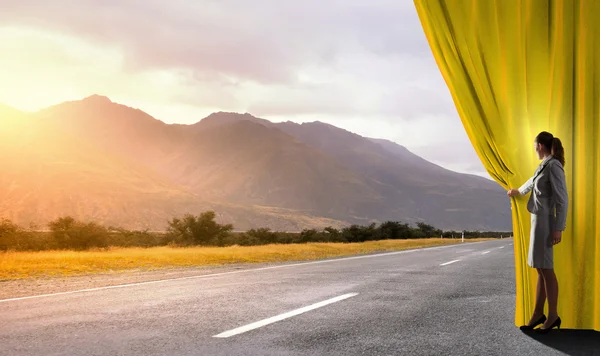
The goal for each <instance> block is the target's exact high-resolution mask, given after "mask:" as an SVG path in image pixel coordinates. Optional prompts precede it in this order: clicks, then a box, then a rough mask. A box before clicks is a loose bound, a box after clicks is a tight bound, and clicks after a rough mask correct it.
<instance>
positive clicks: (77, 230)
mask: <svg viewBox="0 0 600 356" xmlns="http://www.w3.org/2000/svg"><path fill="white" fill-rule="evenodd" d="M48 227H49V228H50V231H52V236H53V237H54V240H55V242H56V245H57V246H58V248H72V249H76V250H85V249H89V248H92V247H106V245H107V244H106V242H107V237H108V230H107V229H106V228H105V227H104V226H102V225H100V224H97V223H95V222H82V221H77V220H75V218H73V217H72V216H63V217H59V218H57V219H55V220H53V221H51V222H49V223H48Z"/></svg>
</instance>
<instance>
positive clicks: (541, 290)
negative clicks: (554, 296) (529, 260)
mask: <svg viewBox="0 0 600 356" xmlns="http://www.w3.org/2000/svg"><path fill="white" fill-rule="evenodd" d="M536 270H537V272H538V281H537V289H536V296H535V309H534V310H533V315H532V316H531V320H529V323H528V324H527V325H532V324H533V323H535V322H536V321H538V320H539V319H540V318H541V317H542V315H543V314H544V304H545V303H546V283H545V281H544V275H543V274H542V270H541V268H536Z"/></svg>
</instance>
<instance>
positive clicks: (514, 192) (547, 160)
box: [507, 131, 568, 333]
mask: <svg viewBox="0 0 600 356" xmlns="http://www.w3.org/2000/svg"><path fill="white" fill-rule="evenodd" d="M535 151H536V153H537V155H538V158H539V159H541V160H542V163H541V164H540V165H539V167H538V168H537V170H536V171H535V173H534V175H533V177H531V178H530V179H529V180H527V182H525V184H523V186H521V187H520V188H519V189H511V190H509V191H508V193H507V194H508V196H510V197H513V196H519V195H525V194H527V193H529V192H530V191H531V192H532V193H531V196H530V197H529V201H528V202H527V210H528V211H529V212H530V213H531V232H530V236H529V256H528V260H527V264H528V265H529V266H531V267H533V268H535V269H536V270H537V272H538V282H537V293H536V302H535V309H534V312H533V315H532V316H531V320H530V321H529V323H528V324H527V325H523V326H521V330H531V329H533V328H535V327H536V326H537V325H539V324H543V325H542V326H541V327H540V328H538V329H537V331H539V332H542V333H547V332H549V331H550V330H551V329H552V328H554V327H557V328H559V329H560V323H561V320H560V317H559V316H558V313H557V304H558V281H557V279H556V275H555V274H554V251H553V246H554V245H556V244H557V243H559V242H560V241H561V239H562V232H563V231H564V230H565V227H566V222H567V205H568V196H567V185H566V179H565V172H564V169H563V167H564V165H565V153H564V149H563V146H562V143H561V142H560V140H559V139H558V138H557V137H554V136H553V135H552V134H551V133H549V132H545V131H543V132H540V134H539V135H538V136H537V137H536V138H535ZM555 210H556V215H555ZM546 299H548V317H547V318H546V316H545V315H544V304H545V302H546Z"/></svg>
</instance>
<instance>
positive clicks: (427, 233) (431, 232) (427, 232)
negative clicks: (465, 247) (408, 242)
mask: <svg viewBox="0 0 600 356" xmlns="http://www.w3.org/2000/svg"><path fill="white" fill-rule="evenodd" d="M417 227H418V229H419V231H420V232H421V234H422V235H423V237H434V236H440V235H441V234H442V230H439V229H436V228H435V227H433V226H431V225H428V224H426V223H423V222H419V223H417Z"/></svg>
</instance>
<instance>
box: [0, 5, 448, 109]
mask: <svg viewBox="0 0 600 356" xmlns="http://www.w3.org/2000/svg"><path fill="white" fill-rule="evenodd" d="M0 22H1V23H3V24H4V25H5V26H6V25H15V26H31V27H38V28H43V29H44V30H48V29H50V30H54V31H57V32H59V33H62V34H64V35H69V36H77V37H79V38H81V39H84V40H86V41H89V43H92V44H97V45H102V46H109V47H111V48H120V50H121V51H122V54H123V57H124V58H123V59H124V63H123V69H124V70H128V71H134V72H135V71H147V70H157V69H160V70H165V69H166V70H174V71H179V72H183V73H187V74H188V75H189V76H190V77H191V78H192V79H191V80H193V81H197V82H203V83H206V84H210V85H214V84H215V83H214V79H215V77H217V78H219V79H220V80H221V81H222V82H224V83H228V82H229V83H237V82H246V83H250V84H256V85H262V86H265V87H268V88H270V89H272V90H271V91H270V92H271V93H276V92H282V91H283V92H284V93H282V95H280V96H284V95H285V96H286V97H287V98H288V99H287V100H288V101H292V100H296V101H300V100H302V101H304V102H305V104H304V105H298V104H296V105H290V106H288V107H287V109H285V108H282V105H281V104H280V103H274V104H272V106H273V107H269V101H266V100H265V99H264V98H262V100H258V102H255V103H248V104H246V105H245V106H246V107H247V108H248V109H252V108H258V109H257V110H260V111H262V112H265V113H270V112H276V113H283V112H284V111H290V110H291V109H293V107H294V106H295V107H296V113H298V112H302V111H303V112H306V113H315V112H319V110H323V109H325V110H326V111H327V113H330V114H336V113H337V114H340V115H345V114H346V113H347V112H348V111H352V110H355V111H360V112H361V113H363V110H362V109H361V108H360V107H353V105H352V103H356V102H361V101H363V102H364V105H369V108H368V109H367V110H369V111H371V112H380V111H381V112H390V113H391V114H393V115H402V116H411V115H414V114H415V113H418V112H422V111H427V109H425V110H420V109H417V108H415V105H416V104H415V103H416V102H417V101H415V100H413V98H411V100H409V101H410V103H409V104H407V105H405V106H410V109H409V110H405V109H403V108H402V102H403V101H406V100H403V97H405V96H406V93H407V92H412V91H410V90H406V89H403V88H404V87H403V86H404V85H405V84H408V85H410V83H406V81H407V78H406V77H407V75H405V74H408V76H409V77H410V76H412V77H413V78H412V81H415V80H421V81H423V82H427V76H428V75H426V73H427V71H430V70H432V69H433V70H434V71H435V70H436V68H435V66H434V65H433V61H432V60H431V58H430V57H431V56H430V52H429V48H428V46H427V43H426V42H425V41H424V38H425V37H424V35H423V33H422V30H421V27H420V24H419V22H418V18H417V16H416V13H415V10H414V7H413V5H412V3H411V2H402V1H391V0H376V1H358V0H345V1H341V0H337V1H336V0H333V1H327V2H321V1H316V0H310V1H303V2H287V1H286V2H282V1H276V0H257V1H251V2H249V1H243V0H229V1H202V2H192V1H182V0H178V1H171V2H169V3H168V4H167V3H165V2H162V1H155V0H152V1H144V2H140V1H133V0H124V1H120V2H118V3H116V2H109V1H91V0H57V1H52V2H48V1H43V0H37V1H36V0H32V1H27V2H23V1H15V0H9V1H8V2H5V4H4V5H3V11H2V13H0ZM424 58H429V59H428V61H429V64H428V65H426V66H423V65H420V64H419V63H420V62H421V61H422V60H423V59H424ZM409 61H412V64H410V63H407V62H409ZM417 67H420V68H417ZM314 68H317V69H319V68H323V69H326V70H329V72H331V73H333V74H334V77H335V79H336V81H335V82H334V83H332V82H331V80H330V81H329V83H323V84H318V85H315V86H316V87H317V88H316V89H315V90H312V91H309V89H308V88H306V87H305V86H304V83H303V82H302V80H301V78H300V77H301V73H304V72H308V71H311V70H313V69H314ZM399 73H400V75H398V74H399ZM434 75H437V73H436V74H434ZM399 81H403V82H399ZM281 85H285V86H286V88H289V90H287V92H285V91H286V89H284V90H282V89H281ZM341 88H352V93H351V94H352V96H353V98H352V100H347V99H346V100H340V101H345V105H341V103H340V105H337V106H336V107H337V110H336V109H335V107H333V105H332V103H336V102H337V99H335V98H336V97H341V96H342V94H348V93H346V92H345V90H343V89H341ZM228 90H229V91H231V92H235V93H232V94H229V96H230V97H237V96H239V94H238V92H240V88H239V87H231V86H230V87H229V88H228ZM271 93H270V94H271ZM311 93H312V95H311ZM382 93H383V94H382ZM376 95H383V96H384V97H385V98H384V99H383V100H385V101H384V102H383V103H381V100H382V99H379V98H374V99H372V100H365V98H368V97H371V96H376ZM357 96H358V97H360V98H362V99H361V100H357ZM269 97H272V95H269ZM346 98H349V97H348V96H346ZM271 102H273V101H271ZM235 104H237V102H236V103H234V105H235Z"/></svg>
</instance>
